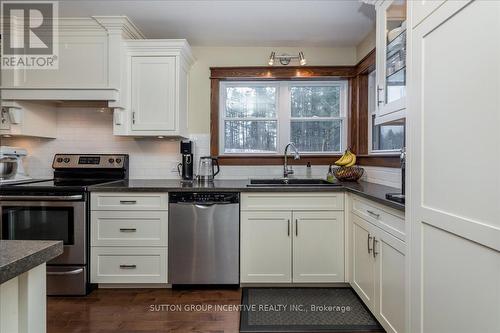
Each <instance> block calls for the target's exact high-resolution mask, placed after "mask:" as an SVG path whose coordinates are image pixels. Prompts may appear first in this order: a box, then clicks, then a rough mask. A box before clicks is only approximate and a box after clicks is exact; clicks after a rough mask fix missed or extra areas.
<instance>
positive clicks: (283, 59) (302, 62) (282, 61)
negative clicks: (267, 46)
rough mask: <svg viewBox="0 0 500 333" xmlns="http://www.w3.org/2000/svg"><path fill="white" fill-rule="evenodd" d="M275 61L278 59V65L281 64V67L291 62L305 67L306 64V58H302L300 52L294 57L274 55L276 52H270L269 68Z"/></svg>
mask: <svg viewBox="0 0 500 333" xmlns="http://www.w3.org/2000/svg"><path fill="white" fill-rule="evenodd" d="M276 59H278V60H279V62H280V64H282V65H283V66H286V65H288V64H290V62H291V61H292V60H298V61H299V64H300V65H301V66H305V65H306V64H307V61H306V57H305V56H304V52H302V51H300V52H299V54H298V55H296V56H294V55H289V54H286V53H283V54H280V55H276V52H274V51H272V52H271V55H270V56H269V62H268V63H269V66H273V65H274V62H275V60H276Z"/></svg>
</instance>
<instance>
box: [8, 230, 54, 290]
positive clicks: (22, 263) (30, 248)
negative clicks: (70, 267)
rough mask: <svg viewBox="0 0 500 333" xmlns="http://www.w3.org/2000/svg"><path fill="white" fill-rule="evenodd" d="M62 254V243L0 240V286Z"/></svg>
mask: <svg viewBox="0 0 500 333" xmlns="http://www.w3.org/2000/svg"><path fill="white" fill-rule="evenodd" d="M62 253H63V242H61V241H36V240H0V284H2V283H4V282H6V281H8V280H10V279H12V278H15V277H16V276H18V275H21V274H23V273H25V272H27V271H29V270H30V269H32V268H34V267H36V266H38V265H41V264H43V263H45V262H47V261H49V260H51V259H53V258H55V257H57V256H58V255H60V254H62Z"/></svg>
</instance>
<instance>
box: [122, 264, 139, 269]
mask: <svg viewBox="0 0 500 333" xmlns="http://www.w3.org/2000/svg"><path fill="white" fill-rule="evenodd" d="M120 268H121V269H134V268H137V265H120Z"/></svg>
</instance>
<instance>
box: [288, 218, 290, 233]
mask: <svg viewBox="0 0 500 333" xmlns="http://www.w3.org/2000/svg"><path fill="white" fill-rule="evenodd" d="M288 237H290V219H288Z"/></svg>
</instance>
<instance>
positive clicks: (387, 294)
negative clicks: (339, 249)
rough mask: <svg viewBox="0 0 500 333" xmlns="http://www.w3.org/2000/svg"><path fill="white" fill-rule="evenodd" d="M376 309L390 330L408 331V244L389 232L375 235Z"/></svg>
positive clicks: (395, 331)
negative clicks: (406, 287) (406, 276)
mask: <svg viewBox="0 0 500 333" xmlns="http://www.w3.org/2000/svg"><path fill="white" fill-rule="evenodd" d="M373 251H375V255H376V257H375V263H376V264H375V273H376V274H375V275H376V278H375V281H377V285H376V287H375V300H376V302H377V304H376V306H375V309H376V311H377V315H378V318H379V321H380V322H381V324H382V326H384V328H385V329H386V331H387V332H388V333H391V332H392V333H402V332H404V331H405V324H406V323H405V297H404V295H405V244H404V243H403V242H401V241H400V240H398V239H396V238H394V237H392V236H390V235H388V234H387V233H385V232H382V231H381V232H378V233H376V235H375V245H374V249H373Z"/></svg>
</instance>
